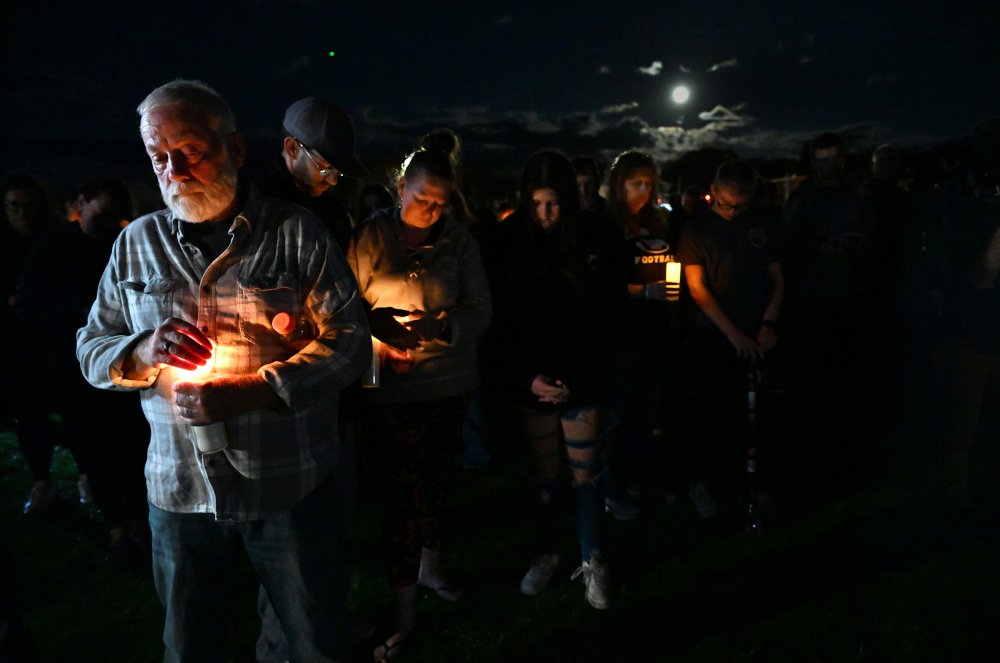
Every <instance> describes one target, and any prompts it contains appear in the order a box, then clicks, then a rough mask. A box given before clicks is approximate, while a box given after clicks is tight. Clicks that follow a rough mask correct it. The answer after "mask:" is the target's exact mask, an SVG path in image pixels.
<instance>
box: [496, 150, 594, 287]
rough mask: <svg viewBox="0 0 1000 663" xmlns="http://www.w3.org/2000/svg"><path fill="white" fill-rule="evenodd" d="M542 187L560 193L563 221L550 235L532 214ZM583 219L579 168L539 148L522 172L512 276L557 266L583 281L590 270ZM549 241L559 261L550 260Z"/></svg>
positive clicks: (578, 282) (576, 281)
mask: <svg viewBox="0 0 1000 663" xmlns="http://www.w3.org/2000/svg"><path fill="white" fill-rule="evenodd" d="M539 189H552V190H553V191H555V192H556V194H557V195H558V196H559V221H558V223H556V226H555V228H554V229H553V230H552V233H551V235H550V236H546V233H545V231H543V230H542V229H541V228H540V227H539V226H538V224H537V223H535V220H534V218H533V216H532V194H534V192H535V191H538V190H539ZM505 223H506V222H505ZM580 223H581V212H580V197H579V195H578V193H577V188H576V172H575V171H574V170H573V165H572V163H570V160H569V158H568V157H567V156H566V155H565V154H563V153H562V152H560V151H558V150H553V149H547V150H541V151H539V152H536V153H535V154H533V155H532V156H531V158H530V159H528V163H527V164H525V166H524V172H523V174H522V176H521V195H520V204H519V206H518V214H517V215H516V220H515V225H514V226H513V228H514V231H515V233H516V236H515V237H514V245H515V246H514V250H515V254H514V261H513V265H512V274H511V276H512V277H513V278H515V279H524V278H534V277H539V276H541V275H542V274H543V273H544V272H545V271H547V270H549V269H551V268H553V267H555V268H556V269H558V270H559V271H560V272H561V273H562V274H564V275H565V276H566V277H567V278H568V279H569V280H570V281H571V282H572V283H574V285H576V286H578V287H579V286H580V285H582V283H583V281H584V280H585V278H586V276H587V275H588V274H589V272H588V269H587V263H586V258H585V256H584V255H583V250H582V248H581V242H580V232H581V230H582V229H581V227H580ZM549 242H553V243H554V251H555V258H556V264H555V265H552V264H550V258H551V257H552V256H551V254H550V252H549V251H550V250H551V249H550V247H549V246H548V243H549Z"/></svg>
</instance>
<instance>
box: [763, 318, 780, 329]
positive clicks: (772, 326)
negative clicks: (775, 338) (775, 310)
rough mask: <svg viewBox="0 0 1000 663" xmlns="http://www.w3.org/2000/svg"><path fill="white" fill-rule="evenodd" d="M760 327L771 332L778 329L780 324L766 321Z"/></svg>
mask: <svg viewBox="0 0 1000 663" xmlns="http://www.w3.org/2000/svg"><path fill="white" fill-rule="evenodd" d="M760 326H761V327H767V328H768V329H770V330H771V331H775V330H776V329H777V328H778V323H776V322H775V321H774V320H764V321H763V322H761V323H760Z"/></svg>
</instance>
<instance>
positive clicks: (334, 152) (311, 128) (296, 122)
mask: <svg viewBox="0 0 1000 663" xmlns="http://www.w3.org/2000/svg"><path fill="white" fill-rule="evenodd" d="M281 126H282V127H284V129H285V131H286V132H288V135H289V136H293V137H294V138H296V139H298V140H299V141H300V142H301V143H302V144H303V145H306V146H307V147H309V149H311V150H315V151H316V152H318V153H319V154H320V155H321V156H322V157H323V158H324V159H326V160H327V161H329V162H330V163H331V164H332V165H333V167H334V168H336V169H337V170H339V171H340V172H341V173H343V174H344V175H349V176H351V177H364V176H366V175H368V169H367V168H365V167H364V165H363V164H362V163H361V160H360V159H358V155H357V154H356V153H355V147H354V125H353V124H351V118H349V117H347V113H345V112H344V110H343V109H342V108H340V107H339V106H334V105H333V104H331V103H330V102H329V101H327V100H326V99H323V98H322V97H306V98H304V99H299V100H298V101H296V102H295V103H293V104H292V105H291V106H289V107H288V110H286V111H285V120H284V122H282V124H281Z"/></svg>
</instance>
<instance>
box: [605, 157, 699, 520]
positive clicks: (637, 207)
mask: <svg viewBox="0 0 1000 663" xmlns="http://www.w3.org/2000/svg"><path fill="white" fill-rule="evenodd" d="M659 173H660V171H659V168H658V167H657V165H656V162H655V161H654V160H653V158H652V157H650V156H649V155H648V154H644V153H642V152H623V153H622V154H620V155H619V156H618V157H617V158H616V159H615V160H614V162H613V163H612V164H611V170H610V172H609V174H608V186H607V196H608V197H607V202H606V204H605V206H604V216H603V221H604V223H602V224H601V225H600V226H599V227H598V230H599V232H601V233H602V234H603V233H608V234H609V236H608V237H606V238H601V239H599V240H598V243H601V244H603V243H610V244H611V245H613V246H614V247H615V253H614V256H613V257H612V258H611V262H612V265H613V267H612V269H613V276H612V278H614V279H615V280H616V281H617V287H618V289H619V290H620V292H621V294H622V295H623V296H624V297H625V302H624V307H623V310H622V311H621V320H622V323H621V325H620V327H619V329H620V333H619V336H618V338H617V339H616V346H617V353H618V356H617V359H616V364H617V367H618V370H617V372H616V374H615V389H614V402H613V412H614V420H613V422H612V423H613V426H612V430H611V431H610V432H609V436H608V444H607V448H606V450H605V453H606V457H607V473H606V485H607V494H606V496H605V505H606V509H607V511H608V512H609V513H610V514H611V515H612V516H613V517H615V518H616V519H618V520H632V519H634V518H636V517H637V516H638V515H639V502H638V500H637V498H638V497H639V495H640V493H641V490H642V488H643V487H645V488H647V489H648V488H651V487H652V486H653V485H655V484H657V483H661V484H662V481H663V478H662V473H661V474H659V475H657V474H656V473H655V472H654V471H653V465H654V463H655V461H654V458H655V456H656V455H657V454H654V448H653V428H654V427H655V425H656V413H657V407H658V403H659V400H660V396H661V390H662V385H661V383H662V381H663V374H664V370H665V368H666V360H667V359H666V356H667V349H668V347H669V344H670V341H671V339H672V334H673V332H672V325H673V320H674V316H673V310H672V307H671V306H670V305H668V304H667V302H668V301H669V300H671V299H673V298H674V297H673V296H674V294H675V292H676V291H675V290H674V289H673V288H679V285H680V284H679V281H680V275H679V274H678V275H677V276H676V278H677V281H676V282H675V283H673V284H668V282H667V278H666V277H667V270H668V267H667V266H668V264H671V263H674V252H675V251H676V247H674V246H671V244H670V241H669V236H668V230H669V228H668V224H667V219H666V214H665V213H664V211H663V209H662V208H660V207H659V206H658V205H657V199H658V195H657V190H658V187H659V179H660V176H659ZM668 285H673V288H671V287H668ZM644 484H645V485H644Z"/></svg>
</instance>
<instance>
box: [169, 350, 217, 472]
mask: <svg viewBox="0 0 1000 663" xmlns="http://www.w3.org/2000/svg"><path fill="white" fill-rule="evenodd" d="M213 346H214V343H213ZM174 370H175V371H177V374H178V375H179V376H180V377H181V378H182V381H184V382H205V381H206V380H209V379H211V378H212V377H213V376H214V375H215V352H214V351H213V352H212V357H211V358H210V359H209V360H208V362H206V363H205V365H204V366H199V367H197V368H195V369H192V370H190V371H188V370H185V369H182V368H177V367H174ZM191 428H192V429H194V437H195V442H196V443H197V444H198V451H200V452H202V453H203V454H214V453H218V452H219V451H222V450H223V449H225V448H226V447H228V446H229V439H228V437H227V436H226V425H225V424H224V423H223V422H221V421H216V422H215V423H212V424H204V425H202V426H195V425H192V426H191Z"/></svg>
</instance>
